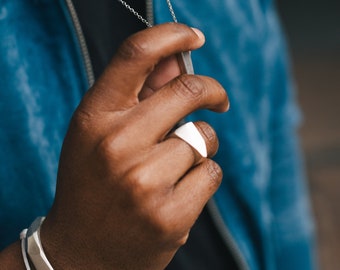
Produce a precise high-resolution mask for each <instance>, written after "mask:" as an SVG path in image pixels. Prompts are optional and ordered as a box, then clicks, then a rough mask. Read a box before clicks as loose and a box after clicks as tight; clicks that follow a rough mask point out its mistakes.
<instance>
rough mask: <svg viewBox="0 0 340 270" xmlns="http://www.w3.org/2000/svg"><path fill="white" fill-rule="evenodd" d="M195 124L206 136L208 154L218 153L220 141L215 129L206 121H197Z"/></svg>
mask: <svg viewBox="0 0 340 270" xmlns="http://www.w3.org/2000/svg"><path fill="white" fill-rule="evenodd" d="M195 125H196V126H197V127H198V129H199V131H200V132H201V134H202V136H203V137H204V140H205V143H206V145H207V150H208V155H209V156H213V155H214V154H216V152H217V150H218V147H219V141H218V138H217V135H216V132H215V130H214V129H213V128H212V127H211V126H210V125H209V124H207V123H206V122H196V123H195Z"/></svg>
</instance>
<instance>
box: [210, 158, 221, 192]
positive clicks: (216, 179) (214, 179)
mask: <svg viewBox="0 0 340 270" xmlns="http://www.w3.org/2000/svg"><path fill="white" fill-rule="evenodd" d="M206 168H207V172H208V180H209V187H210V188H211V190H216V189H217V188H218V187H219V186H220V184H221V182H222V177H223V172H222V169H221V167H220V166H219V165H218V164H217V163H216V162H214V161H213V160H211V159H208V160H207V162H206Z"/></svg>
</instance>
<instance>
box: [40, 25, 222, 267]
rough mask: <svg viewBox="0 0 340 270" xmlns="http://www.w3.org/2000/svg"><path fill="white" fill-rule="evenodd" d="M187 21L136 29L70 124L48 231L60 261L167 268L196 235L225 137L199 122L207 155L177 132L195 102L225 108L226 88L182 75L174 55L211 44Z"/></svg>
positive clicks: (50, 253) (44, 235)
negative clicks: (172, 132)
mask: <svg viewBox="0 0 340 270" xmlns="http://www.w3.org/2000/svg"><path fill="white" fill-rule="evenodd" d="M203 43H204V38H203V35H202V34H199V33H198V32H196V33H195V31H193V30H192V29H191V28H188V27H186V26H184V25H180V24H173V23H171V24H165V25H159V26H155V27H153V28H150V29H147V30H145V31H142V32H139V33H137V34H135V35H133V36H131V37H130V38H129V39H127V41H126V42H125V43H124V44H123V45H122V46H121V48H120V50H119V51H118V53H117V54H116V56H115V57H114V58H113V60H112V61H111V63H110V65H109V66H108V68H107V69H106V70H105V72H104V74H103V75H102V76H101V78H100V79H99V80H98V81H97V82H96V83H95V85H94V86H93V87H92V88H91V89H90V90H89V91H88V93H87V94H86V95H85V97H84V99H83V100H82V102H81V104H80V105H79V107H78V108H77V110H76V112H75V114H74V117H73V119H72V121H71V123H70V127H69V131H68V134H67V136H66V138H65V141H64V145H63V150H62V154H61V159H60V164H59V172H58V184H57V193H56V199H55V202H54V205H53V207H52V210H51V211H50V213H49V215H48V216H47V218H46V220H45V222H44V224H43V226H42V230H41V239H42V244H43V246H44V249H45V252H46V254H47V257H48V258H49V260H50V262H51V264H52V265H53V266H54V267H55V269H139V270H143V269H148V270H150V269H164V267H165V266H166V265H167V264H168V263H169V261H170V260H171V259H172V257H173V256H174V254H175V252H176V251H177V249H178V248H179V247H180V246H181V245H183V244H184V243H185V241H186V239H187V237H188V234H189V231H190V228H191V227H192V225H193V224H194V222H195V220H196V219H197V217H198V215H199V214H200V212H201V211H202V209H203V207H204V205H205V204H206V202H207V201H208V200H209V198H210V197H211V196H212V194H213V193H214V192H215V191H216V189H217V188H218V186H219V184H220V181H221V178H222V172H221V169H220V168H219V166H218V165H217V164H216V163H215V162H213V161H212V160H211V159H210V157H211V156H212V155H213V154H214V153H215V152H216V151H217V148H218V141H217V138H216V135H215V133H214V131H213V130H212V128H211V127H210V126H209V125H208V124H206V123H203V122H199V123H196V126H197V127H198V129H199V130H200V132H201V134H202V136H203V137H204V139H205V141H206V144H207V150H208V158H202V157H200V156H199V154H198V153H197V152H196V151H195V150H194V149H193V148H191V147H190V146H189V145H188V144H187V143H185V142H184V141H182V140H181V139H179V138H176V137H174V136H168V133H169V131H170V130H171V129H172V127H173V126H174V125H175V124H176V123H177V122H178V121H179V120H180V119H182V118H183V117H185V116H186V115H187V114H189V113H191V112H192V111H194V110H197V109H202V108H208V109H211V110H214V111H219V112H223V111H226V110H227V108H228V99H227V96H226V93H225V91H224V90H223V88H222V87H221V86H220V85H219V84H218V83H217V82H216V81H215V80H213V79H211V78H208V77H203V76H194V75H181V76H177V75H179V68H178V65H176V61H175V60H174V59H175V58H174V57H173V55H175V54H176V53H178V52H181V51H188V50H194V49H197V48H198V47H200V46H202V45H203Z"/></svg>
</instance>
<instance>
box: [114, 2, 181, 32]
mask: <svg viewBox="0 0 340 270" xmlns="http://www.w3.org/2000/svg"><path fill="white" fill-rule="evenodd" d="M117 1H118V2H119V3H121V4H122V5H123V6H124V7H125V8H126V9H127V10H128V11H130V12H131V13H132V14H133V15H134V16H136V17H137V18H138V19H139V20H140V21H141V22H143V23H144V24H145V25H146V26H147V27H152V24H151V23H150V22H149V21H148V20H147V19H145V18H144V17H143V16H142V15H140V14H139V13H138V12H137V11H136V10H135V9H134V8H133V7H131V6H130V5H129V4H128V3H126V1H124V0H117ZM166 3H167V4H168V8H169V11H170V14H171V17H172V19H173V21H174V22H176V23H177V18H176V15H175V11H174V9H173V7H172V4H171V1H170V0H166Z"/></svg>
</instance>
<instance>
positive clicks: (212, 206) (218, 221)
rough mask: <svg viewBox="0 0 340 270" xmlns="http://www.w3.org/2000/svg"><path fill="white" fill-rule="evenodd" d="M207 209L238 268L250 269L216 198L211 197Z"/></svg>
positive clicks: (242, 269) (241, 269)
mask: <svg viewBox="0 0 340 270" xmlns="http://www.w3.org/2000/svg"><path fill="white" fill-rule="evenodd" d="M207 209H208V211H209V213H210V216H211V218H212V220H213V222H214V224H215V225H216V228H217V231H218V232H219V234H220V236H221V237H222V240H223V241H224V243H225V244H226V246H227V247H228V248H229V251H230V253H231V254H232V256H233V257H234V259H235V261H236V264H237V265H238V269H239V270H249V269H250V268H249V266H248V264H247V262H246V260H245V258H244V256H243V255H242V253H241V251H240V249H239V248H238V246H237V244H236V242H235V240H234V239H233V237H232V235H231V233H230V231H229V229H228V227H227V226H226V225H225V223H224V221H223V218H222V216H221V214H220V211H219V210H218V207H217V205H216V202H215V201H214V199H210V201H209V202H208V204H207Z"/></svg>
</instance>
